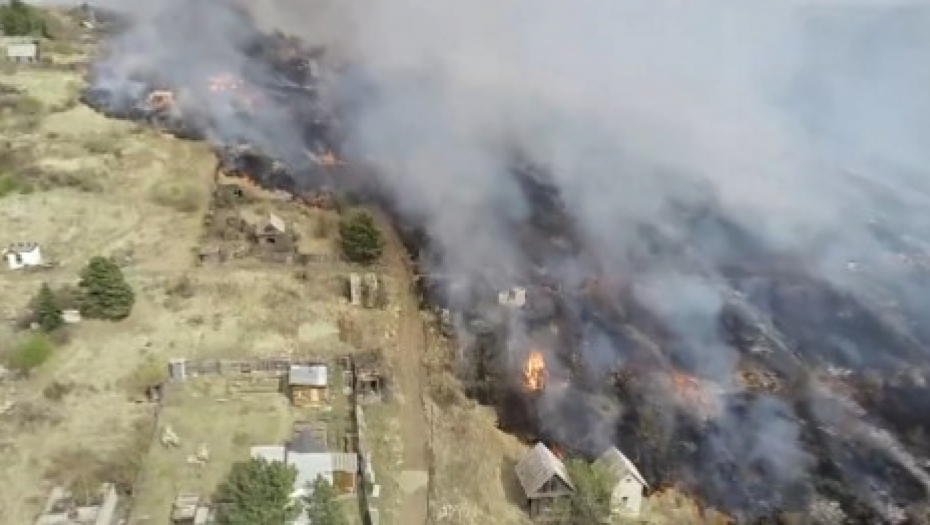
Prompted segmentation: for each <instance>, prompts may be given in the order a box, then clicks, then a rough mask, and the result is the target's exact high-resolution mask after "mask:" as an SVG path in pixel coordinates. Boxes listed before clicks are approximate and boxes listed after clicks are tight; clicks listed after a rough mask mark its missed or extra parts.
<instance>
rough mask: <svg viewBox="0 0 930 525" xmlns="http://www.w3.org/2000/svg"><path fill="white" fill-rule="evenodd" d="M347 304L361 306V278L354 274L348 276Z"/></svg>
mask: <svg viewBox="0 0 930 525" xmlns="http://www.w3.org/2000/svg"><path fill="white" fill-rule="evenodd" d="M349 303H350V304H351V305H352V306H361V305H362V277H361V276H360V275H359V274H357V273H354V272H353V273H350V274H349Z"/></svg>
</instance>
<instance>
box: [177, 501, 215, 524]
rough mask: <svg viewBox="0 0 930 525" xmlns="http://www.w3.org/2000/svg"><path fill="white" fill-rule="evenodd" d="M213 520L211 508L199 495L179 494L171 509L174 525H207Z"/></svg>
mask: <svg viewBox="0 0 930 525" xmlns="http://www.w3.org/2000/svg"><path fill="white" fill-rule="evenodd" d="M211 518H212V512H211V511H210V507H209V506H208V505H207V504H206V503H205V502H204V501H203V500H201V498H200V496H199V495H197V494H178V497H177V498H175V500H174V505H173V506H172V508H171V523H172V524H173V525H206V524H207V523H211Z"/></svg>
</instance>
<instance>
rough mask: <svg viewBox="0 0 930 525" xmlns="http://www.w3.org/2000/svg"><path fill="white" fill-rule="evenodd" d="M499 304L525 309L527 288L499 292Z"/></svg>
mask: <svg viewBox="0 0 930 525" xmlns="http://www.w3.org/2000/svg"><path fill="white" fill-rule="evenodd" d="M497 303H498V304H500V305H501V306H509V307H511V308H523V307H524V306H525V305H526V288H511V289H509V290H503V291H501V292H499V293H498V294H497Z"/></svg>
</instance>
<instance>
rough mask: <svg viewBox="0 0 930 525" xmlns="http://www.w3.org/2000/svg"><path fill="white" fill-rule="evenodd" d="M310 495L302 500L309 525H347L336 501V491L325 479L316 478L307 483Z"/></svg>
mask: <svg viewBox="0 0 930 525" xmlns="http://www.w3.org/2000/svg"><path fill="white" fill-rule="evenodd" d="M308 485H309V486H308V487H307V488H308V489H310V494H309V495H308V496H306V497H305V498H304V506H305V507H306V509H307V516H308V517H309V518H310V523H313V524H314V525H316V524H319V525H348V523H349V522H348V520H346V517H345V514H343V512H342V507H340V506H339V502H338V501H336V491H335V489H333V486H332V485H330V483H329V482H328V481H326V479H324V478H323V477H322V476H318V477H317V478H316V480H314V481H313V483H312V484H311V483H308Z"/></svg>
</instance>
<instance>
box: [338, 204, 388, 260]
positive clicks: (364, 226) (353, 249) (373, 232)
mask: <svg viewBox="0 0 930 525" xmlns="http://www.w3.org/2000/svg"><path fill="white" fill-rule="evenodd" d="M339 237H340V241H341V243H342V251H343V253H345V255H346V257H348V259H349V260H351V261H353V262H357V263H361V264H370V263H373V262H375V261H376V260H378V258H379V257H381V253H382V252H383V251H384V240H383V239H382V238H381V231H380V230H378V227H377V226H375V221H374V219H373V218H372V216H371V214H370V213H368V212H365V211H359V212H355V213H353V214H351V215H350V216H349V217H347V218H345V219H343V220H342V222H340V224H339Z"/></svg>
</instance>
